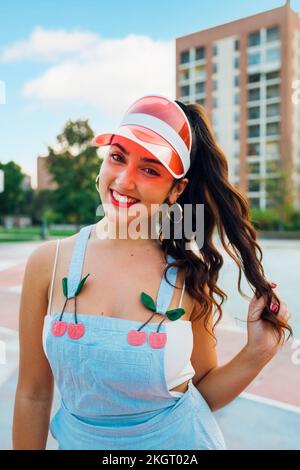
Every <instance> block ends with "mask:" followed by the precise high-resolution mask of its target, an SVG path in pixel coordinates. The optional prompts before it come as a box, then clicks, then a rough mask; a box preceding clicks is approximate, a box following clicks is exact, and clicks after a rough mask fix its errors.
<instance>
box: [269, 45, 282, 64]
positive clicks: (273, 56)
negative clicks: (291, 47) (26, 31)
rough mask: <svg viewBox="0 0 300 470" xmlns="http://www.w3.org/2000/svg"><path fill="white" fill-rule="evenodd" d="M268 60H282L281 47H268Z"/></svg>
mask: <svg viewBox="0 0 300 470" xmlns="http://www.w3.org/2000/svg"><path fill="white" fill-rule="evenodd" d="M266 60H267V62H268V63H270V62H278V61H279V60H280V49H279V48H278V47H274V48H273V49H268V50H267V57H266Z"/></svg>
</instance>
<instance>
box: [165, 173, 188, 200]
mask: <svg viewBox="0 0 300 470" xmlns="http://www.w3.org/2000/svg"><path fill="white" fill-rule="evenodd" d="M188 182H189V180H188V178H184V179H182V180H180V181H178V182H176V183H175V185H174V186H173V188H172V189H171V191H170V194H169V198H168V200H169V203H170V204H174V203H175V202H176V201H177V199H178V198H179V196H180V194H182V193H183V191H184V190H185V188H186V186H187V184H188Z"/></svg>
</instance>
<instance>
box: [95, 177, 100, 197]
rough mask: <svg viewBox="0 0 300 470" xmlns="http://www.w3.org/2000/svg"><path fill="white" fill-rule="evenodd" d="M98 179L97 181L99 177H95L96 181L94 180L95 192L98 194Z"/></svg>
mask: <svg viewBox="0 0 300 470" xmlns="http://www.w3.org/2000/svg"><path fill="white" fill-rule="evenodd" d="M98 179H99V175H97V177H96V180H95V186H96V190H97V192H98V193H99V188H98Z"/></svg>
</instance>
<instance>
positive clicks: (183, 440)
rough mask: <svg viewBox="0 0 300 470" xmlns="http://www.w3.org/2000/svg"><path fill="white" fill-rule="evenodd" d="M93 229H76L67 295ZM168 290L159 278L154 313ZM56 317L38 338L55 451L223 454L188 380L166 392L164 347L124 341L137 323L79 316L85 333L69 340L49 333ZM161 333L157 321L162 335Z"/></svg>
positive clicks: (153, 327)
mask: <svg viewBox="0 0 300 470" xmlns="http://www.w3.org/2000/svg"><path fill="white" fill-rule="evenodd" d="M91 228H92V225H89V226H86V227H84V228H82V229H81V230H80V232H79V234H78V236H77V239H76V243H75V246H74V249H73V253H72V258H71V261H70V266H69V274H68V292H69V296H71V295H72V294H74V292H75V289H76V287H77V286H78V283H79V281H80V279H81V275H82V267H83V261H84V255H85V250H86V245H87V242H88V239H89V236H90V232H91ZM172 260H173V258H172V257H169V261H172ZM176 274H177V269H176V268H173V267H172V268H170V269H169V270H168V273H167V277H168V280H169V281H170V282H171V284H173V285H174V284H175V280H176ZM173 290H174V287H173V286H170V285H169V284H168V283H167V282H166V280H165V279H164V276H163V278H162V282H161V285H160V288H159V291H158V297H157V307H158V308H157V312H159V313H165V312H166V311H167V309H168V306H169V304H170V302H171V299H172V295H173ZM104 295H105V293H104ZM59 316H60V313H59V312H55V313H54V314H53V315H52V316H51V318H50V320H51V321H50V322H48V325H47V327H46V330H45V331H44V341H45V347H46V351H47V357H48V360H49V363H50V366H51V369H52V372H53V375H54V379H55V382H56V385H57V387H58V389H59V392H60V395H61V404H60V408H59V410H58V411H57V413H56V414H55V415H54V417H53V419H52V420H51V423H50V431H51V434H52V436H53V437H54V438H55V439H56V440H57V441H58V444H59V449H60V450H66V449H82V450H83V449H84V450H98V449H99V450H100V449H105V450H107V449H111V450H123V449H124V450H125V449H126V450H139V449H143V450H145V449H149V450H151V449H152V450H153V449H154V450H173V449H174V450H175V449H179V450H201V449H218V450H225V449H226V444H225V442H224V438H223V435H222V432H221V430H220V428H219V426H218V424H217V422H216V420H215V417H214V415H213V413H212V411H211V409H210V408H209V406H208V404H207V402H206V400H205V399H204V398H203V396H202V395H201V393H200V392H199V391H198V389H197V388H196V387H195V386H194V385H193V383H192V379H190V380H189V383H188V390H187V391H186V392H185V393H183V394H182V395H181V396H179V397H178V396H176V395H175V396H174V395H172V393H171V392H170V391H169V390H168V386H167V383H166V377H165V370H164V353H165V348H164V347H163V348H159V349H154V348H151V347H150V346H149V344H148V342H147V341H146V342H145V343H144V344H142V345H140V346H138V347H137V346H132V345H131V344H129V343H128V342H127V333H128V331H129V330H131V329H137V328H138V327H139V326H140V325H141V322H137V321H132V320H127V319H121V318H116V317H107V316H99V315H88V314H86V315H85V314H77V318H78V322H79V323H81V322H82V323H84V325H85V333H84V335H83V336H82V337H81V338H79V339H72V338H70V337H69V336H68V335H67V334H64V335H63V336H54V335H53V334H52V332H51V328H52V325H53V323H54V322H55V321H56V320H58V318H59ZM64 321H66V322H67V323H68V324H69V323H70V322H73V321H74V315H73V314H72V313H65V314H64ZM175 321H176V320H175ZM157 326H158V325H157V323H147V324H146V325H145V327H144V329H143V331H145V332H146V333H147V337H148V335H149V334H150V333H151V332H152V331H153V332H156V331H157ZM166 330H167V329H166V326H165V324H164V323H162V325H161V328H160V331H161V332H166Z"/></svg>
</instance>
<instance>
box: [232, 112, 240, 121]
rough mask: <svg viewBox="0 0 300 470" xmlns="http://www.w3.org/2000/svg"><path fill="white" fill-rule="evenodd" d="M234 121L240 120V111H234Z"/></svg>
mask: <svg viewBox="0 0 300 470" xmlns="http://www.w3.org/2000/svg"><path fill="white" fill-rule="evenodd" d="M233 120H234V122H240V113H239V112H238V111H236V112H235V113H234V118H233Z"/></svg>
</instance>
